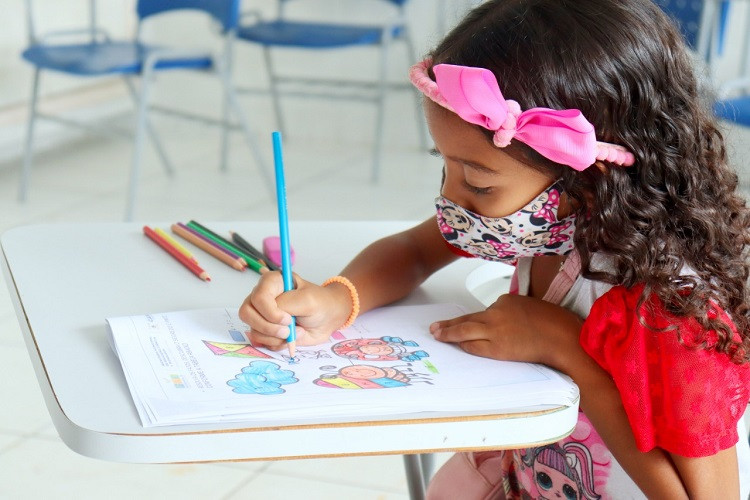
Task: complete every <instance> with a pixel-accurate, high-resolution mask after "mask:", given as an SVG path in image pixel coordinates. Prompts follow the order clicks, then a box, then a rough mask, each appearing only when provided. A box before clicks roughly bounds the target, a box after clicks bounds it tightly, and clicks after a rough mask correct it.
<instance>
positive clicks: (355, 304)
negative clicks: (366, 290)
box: [322, 276, 359, 328]
mask: <svg viewBox="0 0 750 500" xmlns="http://www.w3.org/2000/svg"><path fill="white" fill-rule="evenodd" d="M332 283H341V284H342V285H344V286H345V287H346V288H348V289H349V295H350V296H351V298H352V313H351V314H350V315H349V317H348V318H347V319H346V322H344V324H343V325H341V327H340V328H347V327H349V326H352V323H354V320H355V319H357V316H358V315H359V294H358V293H357V289H356V288H355V287H354V284H353V283H352V282H351V281H349V280H348V279H346V278H344V277H343V276H334V277H332V278H328V279H327V280H325V281H324V282H323V285H322V286H328V285H330V284H332Z"/></svg>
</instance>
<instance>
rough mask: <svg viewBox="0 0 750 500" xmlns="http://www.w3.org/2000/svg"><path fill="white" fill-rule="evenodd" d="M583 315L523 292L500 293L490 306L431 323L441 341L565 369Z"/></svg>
mask: <svg viewBox="0 0 750 500" xmlns="http://www.w3.org/2000/svg"><path fill="white" fill-rule="evenodd" d="M582 324H583V322H582V320H581V319H580V318H579V317H578V316H577V315H576V314H574V313H572V312H570V311H568V310H567V309H565V308H563V307H560V306H557V305H554V304H551V303H549V302H544V301H542V300H540V299H536V298H533V297H526V296H523V295H502V296H500V298H498V299H497V301H496V302H495V303H494V304H492V305H491V306H490V307H488V308H487V309H486V310H484V311H482V312H478V313H473V314H467V315H464V316H459V317H458V318H453V319H450V320H446V321H437V322H435V323H433V324H432V325H430V333H432V334H433V336H434V337H435V338H436V339H437V340H440V341H442V342H452V343H456V344H458V345H459V347H461V349H463V350H464V351H466V352H468V353H470V354H474V355H477V356H482V357H485V358H493V359H501V360H506V361H526V362H530V363H543V364H546V365H548V366H551V367H553V368H558V369H561V370H562V371H565V370H564V362H565V360H566V353H571V350H577V348H578V337H579V334H580V331H581V325H582Z"/></svg>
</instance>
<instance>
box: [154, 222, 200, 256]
mask: <svg viewBox="0 0 750 500" xmlns="http://www.w3.org/2000/svg"><path fill="white" fill-rule="evenodd" d="M154 231H156V234H158V235H159V236H161V237H162V238H164V239H165V240H167V241H168V242H169V244H170V245H172V246H173V247H175V248H176V249H177V250H179V252H180V253H181V254H182V255H184V256H185V257H187V258H188V259H190V260H194V261H195V262H198V260H197V259H196V258H195V255H193V254H192V253H190V250H188V249H187V248H185V247H184V246H182V245H180V243H179V242H178V241H177V240H175V239H174V238H172V237H171V236H169V233H167V232H166V231H165V230H163V229H162V228H160V227H156V228H154Z"/></svg>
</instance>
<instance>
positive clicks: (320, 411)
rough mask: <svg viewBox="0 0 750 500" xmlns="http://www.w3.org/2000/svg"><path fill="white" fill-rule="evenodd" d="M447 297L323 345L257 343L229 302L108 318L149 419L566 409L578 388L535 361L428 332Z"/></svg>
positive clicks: (372, 318) (454, 311) (376, 317)
mask: <svg viewBox="0 0 750 500" xmlns="http://www.w3.org/2000/svg"><path fill="white" fill-rule="evenodd" d="M461 314H465V311H464V310H463V309H462V308H461V307H459V306H457V305H451V304H447V305H446V304H439V305H425V306H395V307H385V308H381V309H377V310H374V311H370V312H368V313H366V314H363V315H362V316H360V317H359V318H358V319H357V321H356V323H355V324H354V325H352V326H351V327H349V328H347V329H345V330H342V331H340V332H335V333H334V335H333V336H332V337H331V340H330V342H329V343H327V344H321V345H317V346H313V347H299V346H298V347H297V355H298V357H299V362H298V363H295V364H290V363H289V356H288V353H286V352H285V351H281V352H273V351H269V350H266V349H256V348H254V347H252V346H251V345H250V343H249V342H248V340H247V337H246V336H245V334H244V332H245V330H246V329H247V327H246V325H244V324H243V323H242V322H241V321H240V320H239V318H238V317H237V314H236V312H235V311H234V310H230V309H205V310H195V311H183V312H171V313H160V314H149V315H144V316H130V317H121V318H109V319H107V322H108V324H109V327H110V331H111V334H112V341H113V346H114V349H115V352H116V353H117V355H118V356H119V358H120V362H121V363H122V368H123V372H124V373H125V378H126V379H127V383H128V386H129V388H130V392H131V394H132V396H133V401H134V402H135V406H136V408H137V410H138V414H139V415H140V418H141V421H142V422H143V425H144V426H146V427H150V426H159V425H174V424H186V423H213V422H225V421H253V420H256V421H257V420H268V419H287V420H289V419H292V420H293V419H297V418H311V417H323V416H325V417H356V418H361V419H367V418H368V417H371V416H382V415H394V416H398V415H404V414H413V413H419V412H455V411H456V410H457V409H460V410H461V411H478V412H487V413H488V414H491V413H504V412H507V411H511V410H513V409H519V408H525V409H528V408H529V407H544V406H561V405H563V406H568V405H572V404H574V403H575V402H576V401H577V399H578V388H577V387H576V386H575V384H573V383H572V382H571V381H570V380H569V379H568V378H567V377H565V376H563V375H561V374H559V373H558V372H556V371H554V370H551V369H549V368H546V367H544V366H540V365H533V364H527V363H512V362H503V361H496V360H490V359H485V358H479V357H476V356H472V355H470V354H467V353H465V352H463V351H461V350H460V349H459V348H458V347H456V346H454V345H450V344H444V343H441V342H438V341H436V340H434V339H433V338H432V336H431V335H430V333H429V330H428V327H429V325H430V323H432V322H433V321H436V320H439V319H448V318H452V317H455V316H459V315H461Z"/></svg>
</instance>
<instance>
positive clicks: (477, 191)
mask: <svg viewBox="0 0 750 500" xmlns="http://www.w3.org/2000/svg"><path fill="white" fill-rule="evenodd" d="M463 185H464V188H465V189H466V190H467V191H469V192H470V193H472V194H476V195H485V194H490V193H491V192H492V188H491V187H483V188H480V187H477V186H472V185H471V184H469V183H468V182H466V180H464V181H463Z"/></svg>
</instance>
